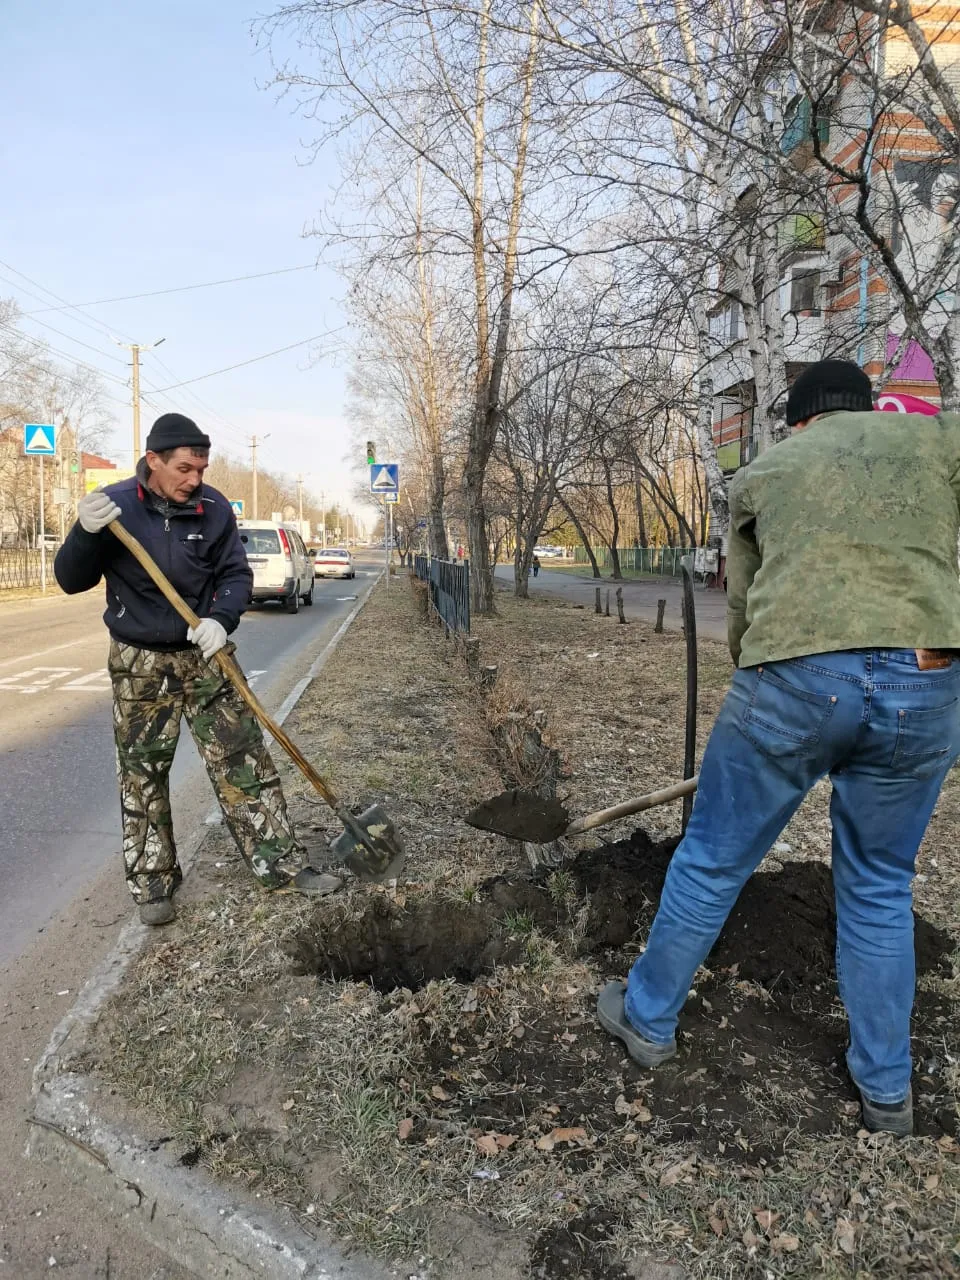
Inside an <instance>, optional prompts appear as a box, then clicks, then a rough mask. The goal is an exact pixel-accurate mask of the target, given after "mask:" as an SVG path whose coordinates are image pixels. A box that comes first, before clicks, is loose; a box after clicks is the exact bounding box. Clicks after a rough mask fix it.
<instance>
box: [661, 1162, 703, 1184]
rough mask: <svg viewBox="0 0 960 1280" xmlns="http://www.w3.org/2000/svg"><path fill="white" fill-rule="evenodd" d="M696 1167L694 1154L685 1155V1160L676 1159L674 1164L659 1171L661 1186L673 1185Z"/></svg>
mask: <svg viewBox="0 0 960 1280" xmlns="http://www.w3.org/2000/svg"><path fill="white" fill-rule="evenodd" d="M696 1167H697V1157H696V1156H687V1158H686V1160H678V1161H677V1163H676V1164H672V1165H670V1166H669V1167H668V1168H666V1169H664V1171H663V1173H661V1175H660V1185H661V1187H675V1186H676V1185H677V1183H678V1182H679V1181H680V1179H681V1178H685V1177H686V1176H687V1175H688V1174H690V1173H692V1172H693V1170H694V1169H695V1168H696Z"/></svg>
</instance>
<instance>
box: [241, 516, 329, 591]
mask: <svg viewBox="0 0 960 1280" xmlns="http://www.w3.org/2000/svg"><path fill="white" fill-rule="evenodd" d="M237 528H238V529H239V530H240V541H241V542H242V543H243V545H244V549H245V550H246V553H247V562H248V563H249V565H250V568H251V569H252V570H253V599H254V601H255V602H256V603H258V604H260V603H263V602H264V601H267V600H277V601H279V603H280V604H282V605H283V607H284V608H285V609H286V611H287V613H296V612H297V611H298V610H299V608H300V602H301V600H302V601H303V603H304V604H313V565H312V563H311V561H310V557H309V556H308V555H307V548H306V547H305V546H304V544H303V539H302V538H301V537H300V534H299V531H298V530H297V529H295V528H294V527H293V525H290V524H275V523H274V522H273V521H272V520H238V521H237Z"/></svg>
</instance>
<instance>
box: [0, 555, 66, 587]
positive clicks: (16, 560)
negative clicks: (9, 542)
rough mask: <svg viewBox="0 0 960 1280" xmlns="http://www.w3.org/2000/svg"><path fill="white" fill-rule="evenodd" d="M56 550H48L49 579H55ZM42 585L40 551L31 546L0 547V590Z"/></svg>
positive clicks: (49, 580)
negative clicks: (54, 559) (54, 558)
mask: <svg viewBox="0 0 960 1280" xmlns="http://www.w3.org/2000/svg"><path fill="white" fill-rule="evenodd" d="M53 557H54V552H53V551H52V550H49V551H48V552H47V581H48V583H49V582H51V581H52V580H53ZM39 586H40V552H39V551H35V550H33V549H32V548H29V547H0V591H12V590H15V589H18V588H19V589H21V590H22V589H23V588H25V587H39Z"/></svg>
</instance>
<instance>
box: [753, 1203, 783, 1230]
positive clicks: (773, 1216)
mask: <svg viewBox="0 0 960 1280" xmlns="http://www.w3.org/2000/svg"><path fill="white" fill-rule="evenodd" d="M753 1216H754V1217H755V1218H756V1220H757V1226H758V1227H759V1228H760V1230H761V1231H762V1232H763V1233H764V1235H769V1234H770V1232H771V1230H772V1229H773V1228H774V1227H775V1226H776V1225H777V1223H778V1222H779V1221H780V1215H779V1213H774V1212H773V1211H772V1210H771V1209H754V1211H753Z"/></svg>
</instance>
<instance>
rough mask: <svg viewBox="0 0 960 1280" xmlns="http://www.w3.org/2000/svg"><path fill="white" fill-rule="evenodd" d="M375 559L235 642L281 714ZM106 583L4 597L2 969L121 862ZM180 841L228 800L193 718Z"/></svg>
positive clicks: (255, 624)
mask: <svg viewBox="0 0 960 1280" xmlns="http://www.w3.org/2000/svg"><path fill="white" fill-rule="evenodd" d="M379 570H380V566H379V565H378V564H377V563H376V562H375V561H374V560H373V559H372V558H371V559H369V560H366V561H364V560H360V561H358V562H357V571H358V576H357V577H356V579H353V580H347V581H334V580H331V579H323V580H321V579H318V580H317V582H316V588H315V593H314V596H315V603H314V605H313V607H312V608H301V609H300V612H299V613H298V614H297V615H296V616H291V615H288V614H286V613H284V612H282V611H281V610H280V609H278V608H277V607H276V606H270V605H268V606H265V607H263V608H260V609H255V610H253V611H252V612H250V613H248V614H247V615H246V616H245V617H244V619H243V621H242V622H241V624H240V628H239V630H238V631H237V633H236V635H235V636H234V639H235V640H236V642H237V650H238V655H237V656H238V658H239V660H240V662H241V664H242V666H243V668H244V670H245V671H246V673H247V676H248V678H249V679H250V681H251V683H252V685H253V687H254V689H255V690H256V692H257V694H258V696H259V697H260V698H261V700H262V701H263V702H264V704H265V705H266V707H267V709H268V710H271V711H275V710H276V709H277V708H278V707H279V706H280V704H281V703H282V702H283V700H284V698H285V697H286V696H287V694H288V693H289V692H290V689H291V688H292V686H293V685H294V684H295V683H296V682H297V680H299V679H300V678H301V677H302V676H304V675H305V674H306V672H307V670H308V668H309V666H310V664H311V662H312V661H313V659H314V658H315V657H316V655H317V653H318V652H319V651H320V650H321V649H322V647H323V646H324V644H326V642H327V640H329V638H330V637H331V636H332V635H333V633H334V631H335V630H336V628H337V627H338V626H339V625H340V623H341V622H342V621H343V619H344V617H345V616H346V614H347V613H348V612H349V611H350V609H351V608H352V607H353V605H354V602H355V600H356V598H357V595H358V593H363V592H365V591H366V590H367V589H368V588H369V586H370V585H371V584H372V582H373V580H374V577H375V575H376V574H377V573H379ZM102 610H103V599H102V589H101V588H97V589H96V590H94V591H91V592H88V593H87V594H85V595H83V596H57V597H54V598H53V599H51V600H45V601H31V602H29V603H24V604H11V605H6V606H4V605H3V604H2V603H0V876H2V883H3V894H2V895H0V967H2V966H3V965H5V964H7V963H8V962H9V961H10V960H11V959H13V958H14V957H15V956H17V955H19V954H20V952H21V951H22V950H23V948H24V946H25V945H26V943H27V942H28V941H29V940H30V939H31V938H32V937H33V936H35V935H36V933H37V932H38V930H40V929H42V928H43V927H44V925H45V924H46V922H47V921H48V920H49V919H50V918H51V917H52V916H53V915H55V914H56V913H57V912H58V911H60V910H61V909H62V908H63V907H65V906H66V904H67V903H69V902H70V901H71V899H73V898H74V897H75V895H76V894H77V893H78V891H79V890H80V889H81V888H82V886H84V885H85V884H86V883H87V882H88V881H89V880H90V879H91V877H92V876H93V875H94V874H95V873H96V872H97V871H98V870H99V869H100V868H101V867H102V866H103V865H104V863H105V862H107V861H109V860H115V862H116V873H117V875H118V876H120V875H121V874H122V869H121V862H120V847H121V845H120V808H119V800H118V797H117V784H116V775H115V764H114V749H113V736H112V733H113V731H112V726H111V698H110V682H109V679H108V677H107V674H106V669H105V667H106V653H107V644H108V640H107V634H106V630H105V628H104V626H103V623H102V622H101V620H100V615H101V613H102ZM172 797H173V810H174V826H175V831H176V834H177V837H178V839H183V838H184V837H185V835H186V834H187V833H189V832H191V831H193V830H195V829H196V828H197V826H198V824H199V823H201V822H202V821H203V820H204V818H205V817H206V816H207V815H208V814H210V813H211V811H212V810H215V808H216V803H215V800H214V798H213V792H212V789H211V787H210V784H209V781H208V780H207V777H206V773H205V772H204V770H203V767H202V765H201V763H200V760H199V757H198V756H197V752H196V749H195V747H194V745H193V742H192V740H191V739H190V735H189V732H188V731H187V730H186V728H185V727H184V732H183V735H182V737H181V741H180V747H179V749H178V752H177V759H176V761H175V763H174V768H173V773H172Z"/></svg>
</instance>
